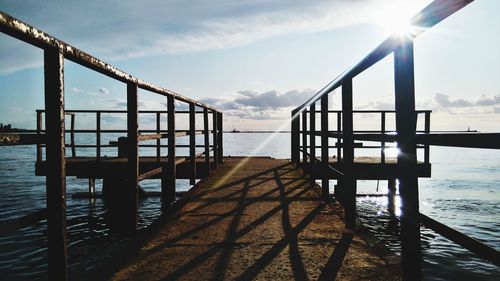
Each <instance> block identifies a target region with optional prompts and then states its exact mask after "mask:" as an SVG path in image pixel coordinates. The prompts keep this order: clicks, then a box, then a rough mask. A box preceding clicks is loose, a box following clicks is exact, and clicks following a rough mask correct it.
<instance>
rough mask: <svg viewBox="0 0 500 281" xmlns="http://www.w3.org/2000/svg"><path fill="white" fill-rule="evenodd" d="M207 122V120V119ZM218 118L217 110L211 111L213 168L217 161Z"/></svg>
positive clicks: (215, 166)
mask: <svg viewBox="0 0 500 281" xmlns="http://www.w3.org/2000/svg"><path fill="white" fill-rule="evenodd" d="M207 122H208V120H207ZM218 126H219V123H218V120H217V112H215V111H212V130H213V132H212V133H213V141H212V142H213V147H214V168H215V169H217V165H218V163H219V142H218V135H217V134H218V133H217V131H218Z"/></svg>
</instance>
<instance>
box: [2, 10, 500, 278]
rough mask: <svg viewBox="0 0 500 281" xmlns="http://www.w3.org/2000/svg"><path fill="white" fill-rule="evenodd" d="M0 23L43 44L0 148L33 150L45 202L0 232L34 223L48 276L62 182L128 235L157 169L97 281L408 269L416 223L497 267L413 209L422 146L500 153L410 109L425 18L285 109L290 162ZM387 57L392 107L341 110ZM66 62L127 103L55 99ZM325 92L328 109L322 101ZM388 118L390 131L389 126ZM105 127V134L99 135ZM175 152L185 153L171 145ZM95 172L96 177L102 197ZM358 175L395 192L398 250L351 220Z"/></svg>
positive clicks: (50, 41) (11, 22) (442, 13)
mask: <svg viewBox="0 0 500 281" xmlns="http://www.w3.org/2000/svg"><path fill="white" fill-rule="evenodd" d="M470 2H472V1H466V0H436V1H434V2H432V3H431V4H429V5H428V6H427V7H426V8H424V9H423V10H422V11H421V12H420V13H419V14H417V15H416V16H415V17H414V18H413V19H412V24H413V25H415V26H418V27H425V28H431V27H432V26H434V25H436V24H438V23H439V22H441V21H442V20H444V19H446V18H447V17H449V16H451V15H453V13H455V12H456V11H458V10H460V9H462V8H463V7H465V6H466V5H467V4H469V3H470ZM0 31H1V32H3V33H5V34H8V35H10V36H12V37H14V38H16V39H18V40H21V41H24V42H26V43H28V44H31V45H33V46H36V47H39V48H41V49H42V50H43V54H44V79H45V80H44V83H45V84H44V85H45V107H44V108H42V109H39V110H37V111H36V113H34V114H36V120H37V121H36V130H33V131H26V132H22V133H15V134H12V135H11V136H7V137H5V139H7V141H5V143H4V144H5V145H33V146H34V149H36V163H35V165H36V175H38V176H44V177H45V178H46V203H47V207H46V208H45V209H41V210H33V213H32V214H30V215H28V216H24V217H20V218H18V219H13V220H9V221H3V222H0V225H1V226H2V227H1V231H0V234H4V233H12V232H15V231H16V230H17V229H20V228H23V227H26V226H29V225H31V224H34V223H36V222H38V221H41V220H47V222H48V228H47V238H48V276H49V280H67V279H68V251H67V248H68V243H67V237H66V236H67V229H66V209H67V206H66V198H67V196H68V195H67V192H66V177H77V178H85V179H88V184H89V189H88V193H87V194H83V195H82V194H80V195H79V196H81V197H88V198H89V199H90V198H94V199H95V198H96V197H102V200H104V201H105V202H106V203H107V204H108V205H109V206H110V209H111V210H112V211H113V213H114V214H115V215H117V220H116V221H117V228H118V229H119V230H120V231H122V232H123V233H124V235H125V234H127V235H134V233H136V231H137V214H138V208H139V207H138V202H139V200H141V198H142V197H144V196H148V194H147V193H146V192H145V191H144V190H143V189H142V188H141V186H140V184H141V181H143V180H147V179H160V180H161V192H160V193H159V194H156V195H154V196H160V197H161V200H162V204H163V206H164V208H162V210H158V211H159V212H161V211H163V212H164V213H163V214H162V215H161V217H160V218H159V219H158V221H156V222H155V223H153V225H152V226H151V229H149V230H148V231H147V235H144V234H143V233H138V234H137V237H135V238H137V239H135V240H134V242H133V243H132V245H133V246H131V247H128V248H127V250H124V252H123V253H121V254H120V255H117V256H116V257H115V258H114V259H113V260H110V261H109V264H107V267H105V268H101V271H100V272H99V273H100V274H101V275H100V278H102V277H103V276H105V277H108V278H113V279H115V280H122V279H133V280H135V279H139V280H140V279H144V280H157V279H158V280H159V279H164V280H177V279H185V280H194V279H199V280H202V279H210V278H212V279H220V280H250V279H258V280H269V279H276V280H291V279H296V280H308V279H317V280H327V279H328V280H331V279H335V278H338V279H339V280H359V279H373V280H398V279H403V280H421V279H422V278H423V275H422V256H421V244H420V227H421V225H424V226H425V227H428V228H431V229H433V230H434V231H435V232H437V233H439V234H440V235H442V236H444V237H446V238H448V239H450V240H452V241H454V242H455V243H457V244H459V245H461V246H463V247H464V248H466V249H468V250H470V251H471V252H474V253H475V254H477V255H478V256H479V257H482V258H484V259H486V260H488V261H490V262H491V263H493V264H495V265H497V266H498V265H500V253H499V252H498V251H497V250H495V249H494V248H492V247H490V246H488V245H486V244H485V243H482V242H480V241H478V240H475V239H474V238H471V237H468V236H466V235H464V234H462V233H460V232H458V231H456V230H454V229H452V228H450V227H447V226H445V225H443V224H441V223H440V222H437V221H435V220H433V219H432V218H429V217H427V216H425V215H423V214H421V213H420V211H419V196H418V181H419V178H429V177H431V176H432V165H431V161H430V147H431V146H450V147H468V148H481V149H500V134H499V133H489V134H483V133H478V132H464V133H441V132H440V133H438V132H433V131H432V129H431V111H429V110H417V109H416V108H415V86H414V84H415V82H414V56H413V39H414V38H415V37H417V36H418V35H419V34H420V33H421V32H424V31H425V29H422V30H419V31H418V33H415V34H411V36H410V35H408V36H402V37H401V36H399V37H398V36H391V37H390V38H388V39H387V40H385V41H384V42H382V43H381V44H380V45H379V46H378V47H377V48H375V49H374V50H373V51H372V52H370V53H369V54H368V55H367V56H366V57H365V58H363V59H362V60H361V61H360V62H359V63H358V64H356V65H354V66H353V67H351V68H350V69H348V70H346V71H345V72H343V73H342V74H341V75H340V76H339V77H337V78H335V79H334V80H333V81H332V82H330V83H329V84H327V85H326V86H325V87H324V88H323V89H322V90H320V91H319V92H318V93H317V94H315V95H314V96H313V97H312V98H311V99H309V100H307V101H304V102H303V104H302V105H300V106H298V107H297V108H295V109H293V111H292V112H291V114H290V116H291V117H290V128H291V132H290V142H291V151H290V157H289V159H272V158H270V157H261V158H258V157H228V156H227V155H225V154H224V150H223V149H224V145H223V144H224V133H223V112H222V111H220V110H218V109H217V108H214V107H212V106H210V105H207V104H203V103H201V102H199V101H196V100H193V99H190V98H188V97H185V96H183V95H181V94H179V93H176V92H173V91H171V90H169V89H166V88H163V87H159V86H156V85H153V84H150V83H148V82H145V81H143V80H141V79H139V78H136V77H134V76H132V75H130V74H128V73H126V72H124V71H122V70H120V69H118V68H115V67H113V66H111V65H109V64H108V63H106V62H104V61H102V60H99V59H97V58H95V57H93V56H91V55H90V54H88V53H86V52H84V51H82V50H79V49H78V48H75V47H73V46H71V45H68V44H66V43H65V42H63V41H61V40H58V39H56V38H54V37H52V36H50V35H48V34H46V33H44V32H43V31H41V30H38V29H36V28H35V27H32V26H30V25H28V24H26V23H24V22H22V21H20V20H17V19H15V18H13V17H11V16H9V15H7V14H5V13H3V12H0ZM388 55H393V56H394V78H395V93H394V100H395V110H354V109H353V96H354V95H355V94H356V93H354V91H353V85H352V84H353V82H352V81H353V78H354V77H356V76H357V75H358V74H360V73H362V72H363V71H365V70H367V69H369V68H370V67H371V66H373V65H374V64H376V63H377V62H379V61H380V60H382V59H383V58H385V57H386V56H388ZM65 60H70V61H72V62H74V63H76V64H79V65H81V66H83V67H86V68H88V69H90V70H93V71H95V72H98V73H100V74H103V75H105V76H107V77H109V78H110V79H114V80H116V81H119V82H122V83H123V84H125V85H126V93H124V95H126V100H127V106H126V110H94V109H87V110H72V109H70V108H66V106H65V103H64V95H65V90H64V61H65ZM139 89H141V90H143V91H147V92H148V93H151V94H155V95H159V96H162V97H163V98H164V100H165V109H164V110H158V111H141V110H139V108H138V107H139V103H138V96H139ZM336 89H338V90H339V91H338V92H340V95H341V96H342V106H341V107H342V108H341V110H333V109H331V108H329V102H328V100H329V97H330V96H331V95H334V94H335V92H334V91H335V90H336ZM179 105H182V106H179ZM177 107H179V108H177ZM82 114H87V115H92V116H93V118H94V120H95V123H94V128H92V129H88V128H79V127H78V126H77V125H75V120H78V118H80V117H79V116H80V115H82ZM104 114H107V115H110V114H111V115H112V114H122V115H126V127H124V128H119V129H103V128H102V126H101V121H102V115H104ZM354 114H365V115H370V116H375V117H373V118H377V119H378V120H380V123H379V124H380V125H379V127H377V128H372V129H371V130H366V131H356V130H354V125H353V123H354V118H353V116H354ZM145 115H148V116H154V118H155V120H156V122H155V125H156V127H155V128H153V129H148V130H146V129H140V128H139V119H140V116H145ZM179 116H187V119H188V127H187V128H179V127H178V126H177V123H178V122H176V120H178V118H180V117H179ZM389 116H391V118H392V119H394V120H395V130H389V129H388V128H389V125H388V121H387V120H388V119H389ZM197 120H198V122H197ZM200 120H202V121H201V122H200ZM418 122H421V123H420V124H423V126H422V128H420V129H419V128H418V127H417V123H418ZM66 123H69V124H70V125H69V126H67V124H66ZM78 134H92V135H94V136H95V143H92V144H89V143H79V142H78V138H77V137H75V136H76V135H78ZM105 135H111V136H117V135H119V136H118V137H116V138H115V139H112V140H110V141H107V142H104V141H103V139H104V137H103V136H105ZM196 135H202V136H203V141H202V142H197V139H196ZM106 139H109V138H108V137H106ZM180 139H183V140H186V141H185V142H184V144H180V142H179V140H180ZM364 142H371V143H373V142H374V143H377V145H366V144H365V143H364ZM390 147H392V148H396V147H397V148H398V150H399V152H400V153H399V154H398V155H397V157H392V158H391V157H389V156H388V155H386V152H387V149H388V148H390ZM181 148H183V149H185V151H186V153H184V154H179V153H178V149H181ZM145 149H149V150H147V151H148V153H146V150H145ZM358 149H373V150H374V151H376V154H377V156H376V157H365V156H363V157H358V156H357V155H356V151H357V150H358ZM83 150H86V151H87V152H88V151H92V156H88V153H84V154H81V153H80V152H81V151H83ZM152 151H153V152H152ZM417 151H422V153H420V154H419V153H417ZM419 155H421V157H420V156H419ZM96 179H102V180H103V188H102V190H101V192H98V191H96V188H95V181H96ZM178 179H188V180H189V183H190V190H189V191H188V192H186V193H182V194H181V193H178V192H177V190H176V185H177V180H178ZM358 180H387V181H388V183H389V187H388V189H389V192H388V194H387V196H388V197H389V202H391V200H392V202H394V197H395V196H396V188H397V189H398V191H399V196H400V198H401V202H402V204H401V205H402V207H401V236H400V237H401V245H402V254H401V257H400V258H399V257H396V256H394V255H393V254H391V253H390V251H388V250H387V249H385V248H384V247H381V246H380V245H378V244H377V243H373V242H369V241H370V238H369V236H370V235H369V234H368V233H365V231H364V230H363V227H362V226H361V225H359V222H358V221H357V219H356V217H357V215H358V213H357V208H356V195H357V181H358ZM396 181H398V182H399V186H398V187H396ZM319 183H320V184H319ZM333 184H335V185H334V186H333ZM331 190H333V194H332V192H331ZM149 195H151V194H149ZM99 200H100V199H99ZM392 211H394V206H392ZM120 256H121V257H120Z"/></svg>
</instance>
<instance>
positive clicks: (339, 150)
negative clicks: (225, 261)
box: [337, 111, 342, 162]
mask: <svg viewBox="0 0 500 281" xmlns="http://www.w3.org/2000/svg"><path fill="white" fill-rule="evenodd" d="M340 134H342V112H341V111H338V112H337V135H338V137H337V162H340V161H342V138H341V137H340Z"/></svg>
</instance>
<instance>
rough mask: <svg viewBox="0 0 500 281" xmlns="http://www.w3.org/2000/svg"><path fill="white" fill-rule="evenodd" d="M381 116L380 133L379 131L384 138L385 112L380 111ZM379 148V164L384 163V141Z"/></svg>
mask: <svg viewBox="0 0 500 281" xmlns="http://www.w3.org/2000/svg"><path fill="white" fill-rule="evenodd" d="M380 114H381V116H380V119H381V120H380V127H381V128H380V131H381V134H382V135H383V136H384V135H385V111H382V112H381V113H380ZM380 146H382V147H381V148H380V162H381V163H385V141H382V143H381V144H380Z"/></svg>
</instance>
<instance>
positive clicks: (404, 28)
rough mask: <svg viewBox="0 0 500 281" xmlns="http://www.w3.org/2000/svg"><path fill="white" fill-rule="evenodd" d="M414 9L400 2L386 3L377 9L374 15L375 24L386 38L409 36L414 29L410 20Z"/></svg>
mask: <svg viewBox="0 0 500 281" xmlns="http://www.w3.org/2000/svg"><path fill="white" fill-rule="evenodd" d="M414 12H415V7H413V6H411V5H409V4H407V3H402V2H393V3H388V4H387V5H386V6H383V7H379V8H378V9H377V12H376V13H375V15H374V17H375V23H376V24H377V25H378V26H380V27H381V28H382V30H383V31H384V33H385V34H386V35H387V36H391V35H393V36H410V35H411V34H412V33H413V29H414V27H413V26H412V25H411V24H410V19H411V17H412V16H413V14H414Z"/></svg>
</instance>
